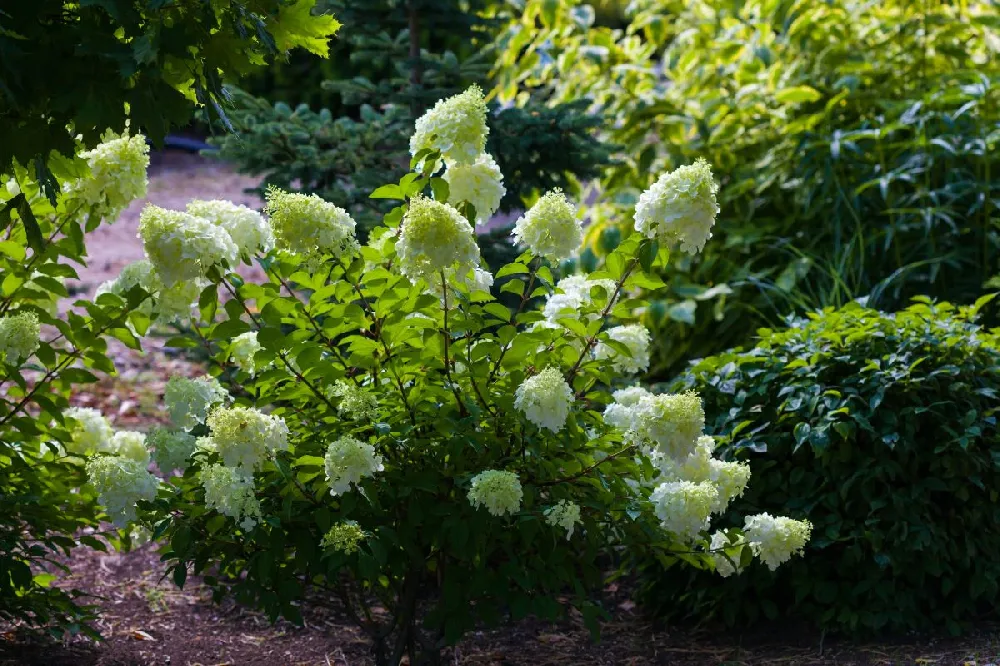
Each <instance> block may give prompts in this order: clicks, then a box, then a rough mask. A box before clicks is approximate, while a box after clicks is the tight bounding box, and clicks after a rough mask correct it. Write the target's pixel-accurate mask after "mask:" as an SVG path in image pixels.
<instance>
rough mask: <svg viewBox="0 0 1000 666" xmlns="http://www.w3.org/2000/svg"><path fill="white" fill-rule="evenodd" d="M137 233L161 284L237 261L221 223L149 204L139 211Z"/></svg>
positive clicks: (201, 274)
mask: <svg viewBox="0 0 1000 666" xmlns="http://www.w3.org/2000/svg"><path fill="white" fill-rule="evenodd" d="M139 237H140V238H141V239H142V247H143V249H144V250H145V252H146V256H147V257H148V258H149V261H150V262H152V264H153V267H154V268H156V273H157V275H159V277H160V280H161V281H162V282H163V284H164V286H166V287H172V286H174V285H175V284H177V283H178V282H183V281H185V280H195V279H199V278H204V277H205V276H206V275H207V274H208V272H209V271H210V270H211V269H212V268H216V267H217V268H220V269H224V268H226V267H228V266H233V265H235V264H236V260H237V257H238V256H239V249H238V248H237V247H236V243H234V242H233V239H232V238H231V237H230V236H229V234H228V233H226V230H225V229H223V228H222V227H219V226H216V225H214V224H212V223H211V222H209V221H208V220H206V219H203V218H200V217H196V216H194V215H191V214H190V213H185V212H182V211H178V210H167V209H166V208H160V207H159V206H153V205H152V204H150V205H148V206H146V207H145V208H144V209H143V211H142V213H141V214H140V215H139Z"/></svg>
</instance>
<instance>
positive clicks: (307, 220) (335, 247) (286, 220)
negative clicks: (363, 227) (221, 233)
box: [266, 187, 359, 261]
mask: <svg viewBox="0 0 1000 666" xmlns="http://www.w3.org/2000/svg"><path fill="white" fill-rule="evenodd" d="M266 198H267V209H266V212H267V214H268V216H269V217H270V221H271V229H272V230H273V232H274V237H275V243H276V246H277V248H278V249H279V250H283V251H285V252H288V253H291V254H294V255H297V256H299V257H301V258H302V259H305V260H306V261H312V260H316V259H318V257H320V256H322V255H324V254H328V255H331V256H333V257H334V258H336V259H339V258H341V257H345V256H351V255H353V254H355V253H357V251H358V249H359V246H358V240H357V238H356V237H355V235H354V228H355V222H354V218H352V217H351V216H350V215H349V214H348V212H347V211H346V210H344V209H343V208H340V207H339V206H335V205H333V204H332V203H328V202H326V201H323V200H322V199H320V198H319V197H318V196H316V195H315V194H310V195H305V194H290V193H288V192H284V191H282V190H279V189H277V188H274V187H272V188H270V189H268V191H267V195H266Z"/></svg>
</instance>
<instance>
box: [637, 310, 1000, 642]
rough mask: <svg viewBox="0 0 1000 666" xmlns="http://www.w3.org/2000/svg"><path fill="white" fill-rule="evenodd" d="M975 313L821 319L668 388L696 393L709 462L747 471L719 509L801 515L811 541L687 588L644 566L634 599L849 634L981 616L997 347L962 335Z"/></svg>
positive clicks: (986, 579) (991, 553)
mask: <svg viewBox="0 0 1000 666" xmlns="http://www.w3.org/2000/svg"><path fill="white" fill-rule="evenodd" d="M987 300H988V298H983V299H981V300H980V303H977V305H976V306H975V307H965V308H956V307H954V306H951V305H948V304H934V303H932V302H930V301H929V300H926V299H918V301H919V302H917V303H915V304H914V305H912V306H911V307H909V308H907V309H906V310H903V311H901V312H898V313H896V314H894V315H893V314H884V313H881V312H878V311H875V310H872V309H868V308H865V307H862V306H860V305H858V304H852V305H849V306H847V307H845V308H843V309H840V310H833V309H828V310H825V311H823V312H822V313H820V314H816V315H812V316H811V317H810V320H808V321H806V320H798V321H795V322H793V323H792V326H791V327H789V328H787V329H784V330H764V331H761V339H760V341H759V342H758V344H757V346H756V347H754V348H753V349H750V350H749V351H746V352H738V351H737V352H727V353H724V354H720V355H718V356H714V357H712V358H708V359H705V360H703V361H701V362H700V363H698V364H697V365H695V366H694V367H693V368H691V370H690V371H689V372H688V373H687V374H685V375H684V376H683V377H682V378H681V379H680V380H679V381H678V384H679V386H680V387H683V388H690V389H694V390H697V391H698V392H700V394H701V396H702V398H703V400H704V403H705V412H706V415H707V417H708V429H709V430H710V431H712V432H714V433H716V434H718V435H723V436H724V437H725V439H724V440H723V444H722V446H721V447H720V450H721V451H723V452H724V454H725V455H729V456H732V457H735V458H737V459H741V460H745V461H747V462H749V463H750V465H751V467H752V470H753V477H752V479H751V483H750V487H749V489H748V490H747V492H746V494H745V495H744V496H743V498H742V499H741V500H738V501H736V502H735V504H736V505H737V507H735V508H736V512H737V513H738V514H744V513H755V512H760V511H767V512H771V513H781V514H788V515H792V516H794V517H797V518H808V519H809V520H811V521H812V523H813V526H814V530H813V539H812V541H810V542H809V544H808V545H807V547H806V553H805V556H804V557H802V558H801V559H796V560H794V561H792V562H789V563H788V564H787V566H786V567H785V568H784V569H783V570H782V572H781V576H774V575H771V574H769V572H767V571H766V570H764V569H763V568H755V569H752V570H747V571H745V572H743V573H742V574H741V575H740V576H734V577H731V578H728V579H721V578H713V577H711V576H708V575H699V576H698V580H697V584H695V585H692V581H691V580H690V578H688V577H687V576H686V575H684V574H677V575H675V576H673V577H671V576H665V575H664V574H663V573H656V572H655V570H654V568H653V567H654V566H655V565H653V564H649V565H648V566H647V567H645V571H646V572H647V578H646V584H647V585H646V593H647V598H648V600H649V601H650V603H652V604H653V605H654V607H655V608H656V609H657V610H658V611H661V612H664V613H667V614H670V615H673V616H675V617H677V616H683V615H685V614H692V615H696V616H698V617H699V618H702V617H705V616H706V615H714V616H716V617H719V618H721V619H723V620H725V621H726V622H728V623H737V622H739V623H744V622H747V621H752V620H755V619H758V618H761V617H767V618H772V619H773V618H777V617H779V616H781V617H788V618H796V619H803V620H806V621H808V622H811V623H814V624H816V625H818V626H820V627H822V628H826V629H834V630H844V631H849V632H868V631H880V630H901V629H928V628H938V627H947V628H949V629H951V630H958V629H960V627H961V623H962V622H964V621H967V620H970V619H972V618H975V617H978V616H979V615H980V614H981V613H986V612H992V611H994V609H995V603H996V597H997V592H998V581H1000V558H998V557H997V553H998V552H1000V531H998V530H997V525H998V524H1000V492H998V489H1000V432H998V428H997V419H996V412H997V396H998V394H1000V336H998V334H997V333H996V332H995V331H990V330H985V329H983V328H981V327H979V326H978V325H977V324H976V323H975V317H976V316H977V314H978V309H979V307H981V306H982V305H983V303H984V302H985V301H987ZM681 578H684V580H683V581H681V580H680V579H681ZM688 590H693V591H692V592H687V591H688ZM675 592H676V594H675Z"/></svg>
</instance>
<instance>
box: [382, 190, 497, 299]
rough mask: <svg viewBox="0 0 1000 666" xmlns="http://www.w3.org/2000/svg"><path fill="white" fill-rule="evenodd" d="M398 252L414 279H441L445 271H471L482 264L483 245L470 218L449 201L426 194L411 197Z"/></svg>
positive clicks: (402, 267)
mask: <svg viewBox="0 0 1000 666" xmlns="http://www.w3.org/2000/svg"><path fill="white" fill-rule="evenodd" d="M396 254H397V255H398V257H399V270H400V271H402V273H403V274H404V275H406V276H407V277H408V278H410V279H411V280H413V281H414V282H416V281H417V280H419V279H421V278H425V279H426V280H427V281H428V282H434V281H437V282H440V281H441V278H440V277H438V274H439V273H441V272H442V271H446V270H455V271H457V272H468V271H471V270H473V269H475V268H477V267H478V265H479V246H478V245H476V239H475V236H474V234H473V231H472V226H471V225H470V224H469V222H468V220H466V219H465V218H464V217H462V214H461V213H459V212H458V211H457V210H455V209H454V208H452V207H451V206H449V205H448V204H443V203H440V202H438V201H434V200H433V199H428V198H426V197H417V198H415V199H413V200H411V201H410V208H409V210H408V211H407V212H406V215H405V216H404V217H403V226H402V229H401V230H400V237H399V241H398V242H397V243H396Z"/></svg>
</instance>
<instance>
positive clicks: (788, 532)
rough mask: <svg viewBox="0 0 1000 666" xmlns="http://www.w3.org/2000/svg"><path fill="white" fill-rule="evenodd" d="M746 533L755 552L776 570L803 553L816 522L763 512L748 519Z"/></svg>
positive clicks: (744, 528)
mask: <svg viewBox="0 0 1000 666" xmlns="http://www.w3.org/2000/svg"><path fill="white" fill-rule="evenodd" d="M743 534H744V535H745V536H746V538H747V540H748V541H749V542H750V547H751V548H752V549H753V552H754V555H756V556H757V557H759V558H760V560H761V561H762V562H763V563H764V564H766V565H767V568H768V569H770V570H771V571H774V570H775V569H777V568H778V567H779V566H781V565H782V564H783V563H785V562H787V561H788V560H789V559H791V557H792V556H793V555H797V554H799V553H801V552H802V549H803V548H805V545H806V542H807V541H809V537H810V535H811V534H812V523H810V522H809V521H808V520H793V519H792V518H786V517H784V516H778V517H774V516H772V515H770V514H768V513H761V514H758V515H756V516H747V517H746V518H745V519H744V523H743Z"/></svg>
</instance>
